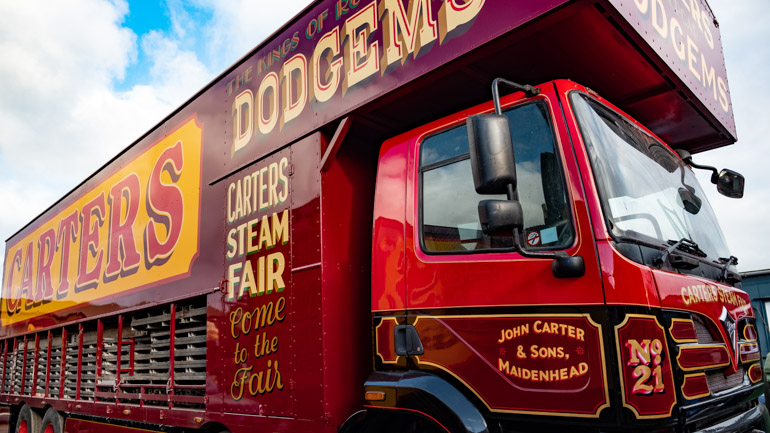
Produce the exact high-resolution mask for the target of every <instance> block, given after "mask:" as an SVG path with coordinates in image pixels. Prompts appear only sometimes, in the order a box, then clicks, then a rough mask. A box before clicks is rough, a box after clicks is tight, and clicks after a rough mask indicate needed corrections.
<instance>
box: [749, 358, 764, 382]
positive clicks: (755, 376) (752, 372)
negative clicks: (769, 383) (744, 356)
mask: <svg viewBox="0 0 770 433" xmlns="http://www.w3.org/2000/svg"><path fill="white" fill-rule="evenodd" d="M749 380H751V382H752V383H757V382H759V381H760V380H762V367H761V366H760V364H759V363H756V364H754V365H752V366H751V367H749Z"/></svg>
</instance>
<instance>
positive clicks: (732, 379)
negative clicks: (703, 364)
mask: <svg viewBox="0 0 770 433" xmlns="http://www.w3.org/2000/svg"><path fill="white" fill-rule="evenodd" d="M745 378H746V369H745V368H744V367H743V366H739V367H738V371H737V372H736V373H734V374H731V375H729V376H725V374H724V372H722V371H719V370H717V371H709V372H707V373H706V382H707V383H708V385H709V389H710V390H711V393H712V394H715V393H718V392H722V391H725V390H728V389H732V388H735V387H736V386H741V385H743V384H744V381H745Z"/></svg>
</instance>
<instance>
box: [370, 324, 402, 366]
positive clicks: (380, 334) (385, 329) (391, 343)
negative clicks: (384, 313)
mask: <svg viewBox="0 0 770 433" xmlns="http://www.w3.org/2000/svg"><path fill="white" fill-rule="evenodd" d="M397 324H398V322H397V321H396V318H395V317H383V318H382V321H381V322H380V323H379V324H377V326H376V327H375V328H374V338H375V340H376V342H377V346H376V352H375V353H376V354H377V356H379V358H380V360H381V361H382V363H384V364H395V363H397V362H398V358H399V357H398V355H396V341H395V330H396V325H397Z"/></svg>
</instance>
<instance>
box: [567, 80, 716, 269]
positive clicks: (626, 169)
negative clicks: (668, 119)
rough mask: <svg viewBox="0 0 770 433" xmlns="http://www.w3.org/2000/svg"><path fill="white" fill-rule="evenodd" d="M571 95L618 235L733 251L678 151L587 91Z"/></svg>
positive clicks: (713, 257) (613, 231)
mask: <svg viewBox="0 0 770 433" xmlns="http://www.w3.org/2000/svg"><path fill="white" fill-rule="evenodd" d="M570 99H571V101H572V105H573V107H574V110H575V115H576V117H577V121H578V125H579V127H580V132H581V134H582V137H583V141H584V142H585V144H586V146H587V148H588V153H589V156H590V160H591V168H592V169H593V172H594V178H595V179H596V183H597V186H598V188H599V196H600V198H601V201H602V208H603V210H604V214H605V218H607V219H608V223H609V226H610V231H611V234H612V235H613V237H615V238H616V240H623V239H625V240H632V241H633V240H637V241H641V242H644V243H645V244H652V245H660V246H661V247H668V246H669V245H670V244H671V241H679V240H681V239H688V240H691V241H693V242H695V243H697V244H698V247H700V250H702V252H703V253H705V254H706V255H707V256H708V257H709V259H711V260H712V261H716V260H717V259H718V258H720V257H729V256H730V254H729V252H728V249H727V244H726V243H725V240H724V236H723V234H722V231H721V230H720V228H719V225H718V224H717V220H716V217H715V216H714V212H713V210H712V209H711V206H710V205H709V204H708V201H707V200H706V195H705V194H704V193H703V190H701V188H700V186H699V185H698V182H697V180H696V178H695V175H693V173H692V171H691V170H690V168H689V167H687V166H686V165H685V164H684V163H683V162H682V160H681V159H680V158H679V157H678V156H677V155H676V154H674V153H673V152H672V151H671V150H670V149H669V148H668V147H666V146H665V145H663V144H661V143H660V142H659V141H658V140H656V139H655V138H653V137H652V136H651V135H650V134H648V133H647V132H645V131H644V130H643V129H641V128H639V127H638V126H637V125H635V124H633V123H631V122H630V121H628V120H627V119H626V118H624V117H623V116H621V115H619V114H617V113H615V112H614V111H611V110H609V109H608V108H606V107H605V106H603V105H601V104H599V103H598V102H596V101H594V100H593V99H591V98H589V97H588V96H587V95H585V94H581V93H578V92H573V93H572V94H571V97H570Z"/></svg>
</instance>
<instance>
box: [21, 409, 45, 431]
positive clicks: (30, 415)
mask: <svg viewBox="0 0 770 433" xmlns="http://www.w3.org/2000/svg"><path fill="white" fill-rule="evenodd" d="M39 431H40V415H38V414H37V412H35V411H34V410H32V408H31V407H29V406H27V405H26V404H25V405H24V406H22V407H21V410H20V411H19V419H18V420H17V421H16V430H15V432H16V433H38V432H39Z"/></svg>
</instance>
